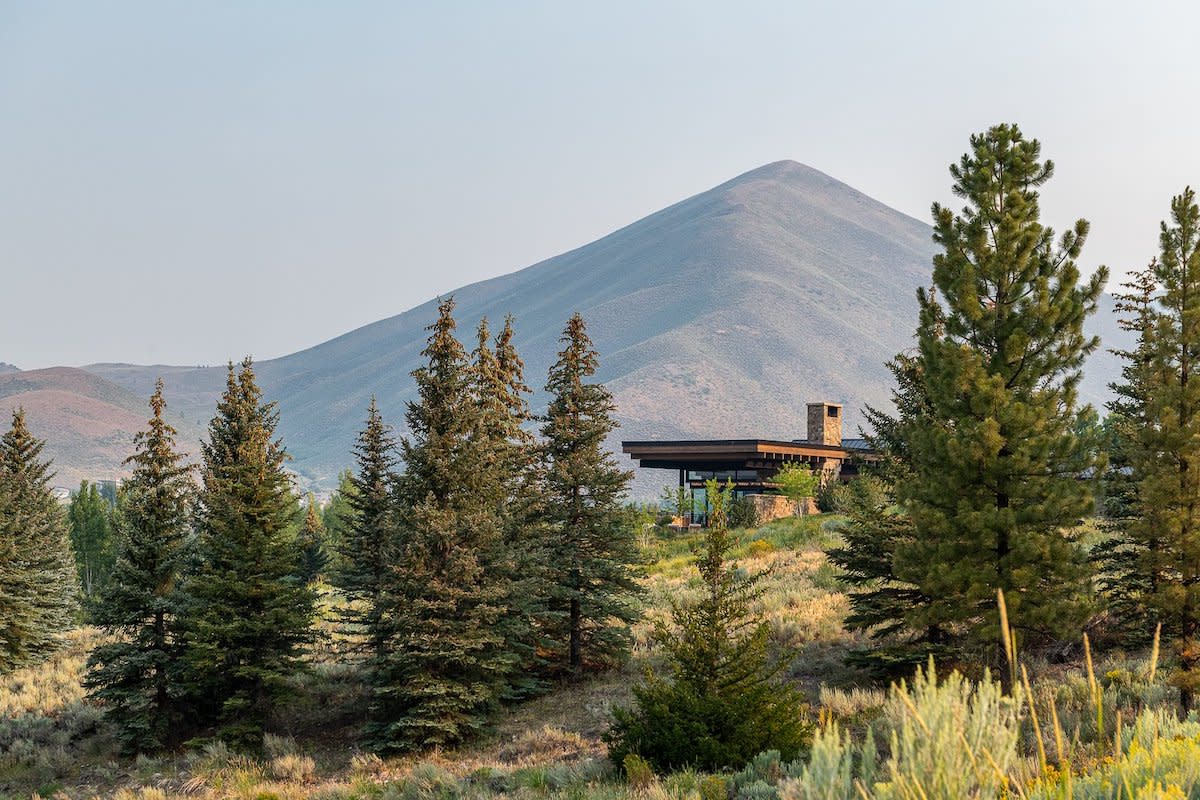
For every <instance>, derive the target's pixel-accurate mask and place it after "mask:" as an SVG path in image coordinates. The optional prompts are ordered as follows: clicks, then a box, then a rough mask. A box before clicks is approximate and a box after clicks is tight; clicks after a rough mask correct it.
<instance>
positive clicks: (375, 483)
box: [334, 397, 396, 659]
mask: <svg viewBox="0 0 1200 800" xmlns="http://www.w3.org/2000/svg"><path fill="white" fill-rule="evenodd" d="M395 450H396V441H395V439H393V438H392V433H391V428H390V427H389V426H388V425H387V424H385V423H384V421H383V417H382V416H380V414H379V407H378V406H377V405H376V404H375V398H374V397H372V398H371V405H370V407H369V408H368V409H367V422H366V425H365V426H364V428H363V429H362V431H361V432H360V433H359V434H358V442H357V443H356V444H355V446H354V457H355V460H356V461H357V462H358V471H357V473H354V474H352V475H350V476H349V478H348V480H347V481H346V482H344V483H343V488H341V489H339V490H338V495H339V496H340V497H341V498H342V502H343V504H344V509H345V513H344V516H341V517H339V523H338V524H341V525H343V527H342V534H341V543H340V547H341V550H340V556H341V567H340V569H339V570H338V571H337V572H336V573H335V575H334V578H335V583H336V584H337V586H339V587H340V588H341V589H342V591H343V592H345V593H346V596H347V597H348V598H349V599H350V600H351V601H352V602H351V605H350V607H349V610H348V611H347V613H346V619H347V621H348V622H349V623H350V627H351V628H352V629H353V630H354V631H357V632H359V633H362V634H364V635H365V636H366V644H367V647H368V648H369V650H370V651H371V652H372V653H373V654H374V657H375V658H376V659H380V658H382V657H383V656H384V648H385V647H386V645H387V637H388V634H387V629H386V627H384V626H382V625H381V614H382V612H383V608H384V603H383V593H384V591H385V590H386V589H387V587H388V583H387V578H388V574H389V570H390V569H391V565H392V564H393V562H394V561H395V557H396V552H395V549H394V545H395V542H394V539H395V535H396V531H395V528H396V514H395V496H394V495H395V488H396V472H395V468H396V455H395ZM339 513H341V512H339ZM343 521H344V522H343Z"/></svg>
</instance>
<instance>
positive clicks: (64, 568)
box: [0, 409, 78, 673]
mask: <svg viewBox="0 0 1200 800" xmlns="http://www.w3.org/2000/svg"><path fill="white" fill-rule="evenodd" d="M45 445H46V443H45V442H44V441H41V440H39V439H35V438H34V436H33V434H31V433H30V432H29V428H28V427H27V426H26V424H25V412H24V410H22V409H17V410H16V411H14V412H13V416H12V427H11V428H10V429H9V430H8V431H7V432H6V433H5V434H4V435H3V436H0V673H4V672H8V671H10V670H13V669H16V668H17V667H22V666H27V665H29V664H34V663H37V662H39V661H41V660H42V659H44V658H45V657H46V656H48V655H49V654H50V653H52V652H53V651H54V650H56V649H57V648H58V647H59V645H60V635H61V634H62V632H63V631H65V630H67V629H68V628H69V627H70V626H71V623H72V617H73V615H74V613H75V611H76V602H75V599H76V594H77V592H78V583H77V582H76V577H75V562H74V559H73V558H72V556H71V545H70V541H69V539H68V533H67V525H66V519H65V517H64V515H63V512H62V508H61V507H60V506H59V504H58V501H57V500H55V498H54V495H53V493H52V492H51V486H50V480H51V477H52V473H51V472H50V462H48V461H41V460H40V457H41V453H42V449H43V448H44V447H45Z"/></svg>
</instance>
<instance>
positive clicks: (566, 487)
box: [542, 314, 640, 675]
mask: <svg viewBox="0 0 1200 800" xmlns="http://www.w3.org/2000/svg"><path fill="white" fill-rule="evenodd" d="M560 341H561V343H562V345H563V349H562V350H561V351H560V352H559V354H558V360H557V361H556V362H555V364H554V365H553V366H552V367H551V368H550V374H549V379H548V381H547V383H546V392H547V394H549V395H550V405H549V408H548V409H547V413H546V417H545V419H544V422H543V426H542V437H543V440H544V445H543V447H544V451H543V467H542V470H543V474H544V477H543V480H544V491H545V511H544V514H545V519H546V521H547V523H548V527H549V530H548V532H547V535H546V537H547V538H546V541H547V546H546V549H547V552H548V558H549V564H550V565H552V567H553V569H554V570H555V576H554V586H555V589H554V594H553V596H552V598H551V599H552V604H553V606H552V608H553V610H555V611H557V613H558V615H559V616H558V618H557V619H558V620H559V621H558V623H557V624H554V625H553V627H551V628H550V630H549V635H550V638H551V640H552V641H554V642H555V643H556V645H557V647H558V648H559V649H558V652H557V653H555V656H556V660H557V662H558V663H559V664H560V666H561V667H562V668H565V669H566V670H568V671H569V672H570V673H571V674H574V675H578V674H579V673H580V671H581V670H583V669H584V667H586V666H602V665H608V664H611V663H612V662H614V661H617V660H620V659H622V658H624V657H625V655H626V653H627V650H628V646H629V625H630V624H631V623H632V622H634V621H635V620H636V619H637V618H638V609H637V596H638V593H639V592H640V587H639V585H638V583H637V575H636V571H635V565H636V564H637V561H638V552H637V545H636V540H635V533H634V531H633V529H632V526H630V525H629V524H628V520H627V519H626V518H625V515H624V513H623V511H624V509H623V507H622V501H623V499H624V497H625V494H626V492H627V490H628V487H629V481H630V480H631V479H632V478H633V473H632V472H628V471H626V470H622V469H620V468H619V467H618V466H617V465H616V463H615V462H614V460H613V457H612V455H611V454H610V453H609V452H608V450H607V448H606V446H605V440H606V438H607V437H608V435H609V434H610V433H612V432H613V431H614V430H616V427H617V423H616V420H614V419H613V417H612V415H613V412H614V411H615V410H616V405H615V404H614V403H613V399H612V395H611V394H610V393H609V391H608V389H607V388H605V386H604V384H602V383H599V382H596V381H595V380H594V376H595V374H596V370H597V369H598V367H599V357H598V355H597V353H596V350H595V348H594V347H593V346H592V342H591V339H589V338H588V335H587V329H586V326H585V325H584V321H583V317H582V316H580V315H579V314H575V315H574V316H572V317H571V319H570V321H569V322H568V323H567V326H566V329H565V330H564V331H563V335H562V337H561V339H560ZM552 622H553V621H552Z"/></svg>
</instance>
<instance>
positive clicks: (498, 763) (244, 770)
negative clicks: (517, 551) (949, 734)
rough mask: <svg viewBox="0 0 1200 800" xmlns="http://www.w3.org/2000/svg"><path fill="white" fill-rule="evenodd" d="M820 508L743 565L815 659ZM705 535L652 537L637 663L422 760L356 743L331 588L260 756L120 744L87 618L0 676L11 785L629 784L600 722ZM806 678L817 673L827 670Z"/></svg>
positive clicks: (6, 792) (80, 791)
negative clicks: (158, 753) (121, 753)
mask: <svg viewBox="0 0 1200 800" xmlns="http://www.w3.org/2000/svg"><path fill="white" fill-rule="evenodd" d="M823 522H826V521H823V520H820V519H806V520H794V521H793V520H790V521H784V522H782V523H776V524H773V525H771V526H766V527H764V528H763V529H761V530H759V531H756V532H750V533H746V534H744V539H743V541H742V542H741V543H740V546H739V548H738V550H737V551H736V554H737V556H738V557H739V560H740V564H741V566H742V567H743V568H745V569H748V570H760V569H768V570H769V571H770V574H769V576H768V578H767V579H766V581H765V588H766V590H767V591H766V594H765V595H764V597H763V598H762V599H761V601H760V602H759V610H760V611H761V612H762V613H763V614H764V616H765V617H766V618H767V619H768V620H769V621H770V624H771V628H772V632H773V640H774V642H775V645H776V646H777V648H778V649H779V651H780V652H781V653H784V652H787V653H789V654H799V656H800V658H801V659H804V661H805V663H806V664H808V665H810V666H811V664H812V663H824V664H828V665H829V667H830V668H831V669H839V668H840V667H839V664H840V654H841V652H842V651H843V650H844V647H845V645H846V642H847V641H848V640H847V639H846V637H845V634H844V633H843V631H842V627H841V621H842V617H843V616H844V614H845V612H846V601H845V597H844V596H843V595H842V594H841V593H840V592H838V591H837V588H836V582H835V579H834V578H835V576H834V574H833V571H832V570H831V568H830V567H829V564H828V562H827V561H826V560H825V557H824V553H823V548H824V547H827V546H828V545H829V543H830V542H831V541H832V539H833V537H834V536H835V534H834V533H833V532H832V531H831V529H830V528H829V526H827V525H825V526H823V525H822V523H823ZM699 539H700V535H699V534H695V533H693V534H689V535H685V536H683V537H674V538H658V537H647V541H646V563H647V578H646V587H647V590H648V595H647V614H646V618H645V620H643V621H642V622H640V623H639V624H638V625H637V626H636V629H635V640H636V644H635V650H634V657H633V659H632V660H631V661H630V663H628V664H627V665H626V666H625V667H624V668H622V669H620V670H617V671H614V672H611V673H608V674H605V675H600V676H597V677H594V678H591V679H589V680H586V681H583V682H579V683H564V684H562V685H560V686H557V687H555V689H554V690H553V691H552V692H550V693H549V694H547V695H545V696H543V697H540V698H537V699H534V700H532V701H530V702H528V703H525V704H523V705H521V706H517V707H515V708H512V709H510V710H508V711H506V712H505V713H503V714H502V715H501V716H500V717H498V718H497V719H496V720H495V724H494V728H493V730H492V732H491V733H490V734H489V735H488V736H487V737H486V738H484V739H483V740H481V741H478V742H475V743H474V744H472V745H471V746H470V747H466V748H464V749H462V750H458V751H447V752H435V753H428V754H425V755H424V756H423V757H421V758H419V759H417V758H409V759H388V760H381V759H379V758H377V757H375V756H372V755H369V754H365V753H362V752H360V751H359V750H358V749H357V747H356V744H355V736H354V732H355V723H356V719H355V713H354V712H355V709H356V708H361V704H362V702H363V700H364V697H363V695H362V688H361V684H360V681H359V678H358V674H357V672H356V669H355V668H354V667H352V666H346V665H345V664H342V663H337V662H339V661H343V660H344V656H345V654H346V652H347V648H348V647H349V645H350V644H351V643H350V642H348V641H346V640H344V639H339V638H338V637H337V635H336V634H335V633H334V631H335V626H334V625H333V624H332V623H333V619H334V618H335V615H336V614H337V612H338V601H337V598H336V596H335V595H332V594H331V593H330V592H328V591H323V592H322V604H321V605H322V611H323V612H324V613H323V617H324V619H323V621H322V623H321V627H322V629H324V630H325V631H326V632H328V634H329V635H328V636H327V637H326V638H325V639H324V640H323V641H322V643H321V644H320V646H319V647H318V649H317V651H316V652H315V653H314V661H315V663H314V672H313V673H312V674H311V675H309V676H307V677H305V678H303V679H302V680H301V684H300V689H301V693H300V697H299V698H298V699H297V700H296V701H295V702H294V703H293V704H291V705H289V706H288V707H286V708H282V709H280V710H279V713H278V714H277V715H276V719H275V726H276V728H277V729H279V730H286V731H289V732H290V735H289V736H269V737H268V738H267V740H266V741H265V743H264V755H263V757H262V758H261V759H251V758H248V757H245V756H241V755H238V754H235V753H231V752H230V751H229V750H228V749H227V748H225V747H224V746H223V745H221V744H219V743H217V744H209V745H207V746H204V747H201V748H199V749H193V750H190V751H186V752H184V753H181V754H178V755H169V756H164V757H162V758H157V759H151V758H144V757H143V758H139V759H138V760H137V761H135V762H128V761H123V760H120V759H118V758H117V757H116V756H115V748H114V744H113V741H112V737H111V735H110V732H108V731H107V729H106V727H105V725H104V723H103V721H102V719H101V714H100V710H99V709H98V708H95V707H94V706H92V705H90V704H89V703H88V702H87V701H86V699H85V696H84V692H83V689H82V686H81V680H82V677H83V671H84V664H85V660H86V654H87V651H88V650H89V649H90V647H92V646H93V645H94V644H95V643H96V641H97V634H96V633H95V632H94V631H89V630H84V631H77V632H75V633H72V634H71V635H70V636H69V637H68V641H67V647H66V648H65V649H64V650H63V651H62V653H60V654H59V655H58V656H57V657H56V658H55V659H53V660H52V661H51V662H49V663H48V664H46V665H43V666H41V667H39V668H37V669H34V670H24V671H21V672H18V673H15V674H13V675H10V676H7V677H5V678H3V679H0V713H2V716H3V720H0V796H25V797H28V796H30V795H31V794H32V793H34V792H38V793H39V794H40V795H41V796H42V797H50V796H55V797H63V798H91V797H120V798H126V799H127V800H134V798H143V799H144V800H168V798H183V797H188V798H197V799H198V800H210V799H211V800H216V798H245V799H246V800H271V798H280V799H281V800H283V799H286V798H324V799H325V800H334V799H335V798H360V797H361V798H430V800H433V798H440V797H451V796H455V797H457V796H464V797H490V796H495V795H504V796H510V797H539V798H542V797H552V796H564V797H567V796H569V797H585V796H586V797H613V798H618V797H622V798H623V797H627V796H629V789H628V787H627V786H626V784H625V783H624V781H623V780H622V779H621V776H620V774H619V771H618V770H617V769H616V768H615V767H614V766H613V765H612V764H610V763H609V762H608V760H607V758H606V752H605V748H604V746H603V743H602V742H601V739H600V737H601V735H602V734H603V732H604V730H605V729H606V728H607V726H608V724H609V721H610V719H611V711H612V708H613V707H614V706H617V705H625V704H628V703H629V702H630V699H631V688H632V687H633V686H634V685H635V684H636V683H637V681H638V680H639V679H640V677H641V675H642V674H643V671H644V670H645V668H646V667H647V666H649V665H652V664H655V663H656V662H657V661H658V659H659V654H658V653H657V652H656V650H655V648H654V646H653V644H652V640H651V637H650V633H651V630H652V627H653V624H654V622H655V621H665V620H666V619H667V610H668V608H669V601H670V599H671V598H678V599H683V598H686V597H688V596H690V595H692V594H694V593H695V592H697V591H698V586H697V573H696V570H695V567H694V566H693V564H692V561H693V555H692V553H693V550H694V549H695V547H696V546H697V544H698V542H699ZM806 654H807V655H808V656H812V657H806ZM822 654H823V655H822ZM822 659H824V660H823V661H822ZM807 677H808V678H809V679H811V680H813V681H814V684H813V685H814V687H815V686H817V683H816V681H817V680H818V679H819V674H818V675H817V676H816V677H814V676H812V675H809V676H807ZM818 693H819V690H817V691H815V692H814V697H815V696H816V695H817V694H818ZM820 696H821V697H822V698H827V699H828V700H829V702H830V705H831V711H833V707H834V706H836V707H837V710H836V711H833V713H835V714H838V715H841V714H843V713H845V712H846V709H847V708H849V707H851V706H855V707H861V708H867V707H870V706H871V705H872V702H873V701H868V700H866V699H864V698H865V695H863V696H860V695H858V694H855V693H853V692H850V693H842V694H839V693H835V692H832V690H831V692H830V693H828V694H820ZM702 783H703V776H696V775H695V774H690V773H685V774H681V775H678V776H672V777H671V778H669V779H666V780H662V781H660V780H657V779H655V780H653V781H652V782H651V783H650V784H649V785H647V786H646V787H643V788H642V789H641V790H639V792H637V793H636V794H637V796H638V797H639V798H648V797H661V798H667V797H681V798H682V797H698V796H699V794H698V793H699V792H700V790H701V784H702ZM710 788H711V787H710Z"/></svg>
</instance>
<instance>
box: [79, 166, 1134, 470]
mask: <svg viewBox="0 0 1200 800" xmlns="http://www.w3.org/2000/svg"><path fill="white" fill-rule="evenodd" d="M933 253H934V245H933V243H932V241H931V229H930V227H929V226H928V225H926V224H925V223H923V222H919V221H917V220H915V219H913V218H911V217H908V216H906V215H904V214H901V213H899V212H897V211H895V210H893V209H891V208H888V207H887V206H885V205H883V204H882V203H879V202H877V201H875V200H873V199H871V198H870V197H868V196H866V195H864V194H862V193H861V192H858V191H856V190H855V189H853V188H851V187H850V186H847V185H846V184H844V183H841V182H840V181H837V180H835V179H834V178H831V177H829V176H828V175H825V174H823V173H821V172H819V171H817V170H815V169H812V168H810V167H806V166H804V165H802V164H798V163H795V162H792V161H780V162H777V163H773V164H768V165H766V166H763V167H760V168H758V169H755V170H752V171H751V172H747V173H746V174H744V175H741V176H739V177H737V178H735V179H733V180H731V181H729V182H727V183H724V184H721V185H720V186H717V187H715V188H713V189H710V190H708V191H706V192H703V193H701V194H698V195H696V196H694V197H690V198H688V199H686V200H683V201H682V202H679V203H676V204H675V205H672V206H670V207H668V208H666V209H663V210H662V211H659V212H657V213H655V214H652V215H650V216H648V217H646V218H644V219H641V220H639V221H637V222H634V223H633V224H631V225H629V226H627V227H625V228H622V229H620V230H618V231H616V232H614V233H611V234H609V235H608V236H605V237H604V238H602V239H599V240H597V241H595V242H592V243H590V244H587V245H585V246H583V247H580V248H578V249H576V250H572V251H570V252H568V253H564V254H563V255H560V256H556V257H554V258H551V259H548V260H546V261H543V262H540V263H538V264H534V265H533V266H530V267H527V268H525V269H523V270H520V271H518V272H514V273H512V274H509V275H505V276H503V277H499V278H494V279H492V280H488V281H483V282H480V283H476V284H472V285H470V286H466V287H463V288H461V289H458V290H456V291H455V292H453V294H454V296H455V299H456V300H457V304H458V305H457V312H456V316H457V319H458V322H459V325H460V335H461V338H462V339H463V340H464V342H468V343H469V342H470V341H471V339H472V337H473V329H474V326H475V324H476V323H477V321H478V320H479V318H480V317H481V316H485V315H486V316H487V317H488V318H489V320H491V322H492V324H493V328H496V327H498V326H499V324H500V323H501V321H502V320H503V317H504V315H505V314H507V313H512V314H514V315H515V317H516V329H517V342H516V343H517V346H518V348H519V349H520V352H521V354H522V356H523V357H524V359H525V361H526V367H527V375H526V376H527V381H528V382H529V383H530V384H531V385H533V386H535V387H540V386H541V384H542V383H543V382H544V380H545V374H546V369H547V368H548V367H549V365H550V364H551V363H552V361H553V360H554V356H555V353H556V350H557V346H558V343H557V337H558V334H559V331H560V330H561V329H562V327H563V324H564V323H565V321H566V319H567V317H568V316H569V315H570V314H571V313H573V312H575V311H579V312H581V313H583V315H584V317H585V318H586V320H587V322H588V327H589V331H590V332H591V334H592V336H593V338H594V340H595V342H596V345H597V347H598V349H599V351H600V354H601V364H602V370H601V374H600V378H601V379H602V380H604V381H605V382H606V383H607V384H608V385H609V386H610V388H611V389H612V390H613V391H614V393H615V395H616V399H617V403H618V408H619V417H620V420H621V423H622V427H621V429H620V431H619V432H618V435H619V436H620V437H621V438H631V439H632V438H638V439H646V438H671V437H685V436H708V437H715V436H719V437H730V438H732V437H750V436H761V437H775V438H783V439H792V438H800V437H803V436H804V434H805V431H804V409H805V403H807V402H809V401H816V400H831V401H835V402H842V403H844V404H845V406H846V409H847V415H846V416H847V418H846V422H847V424H848V428H847V430H848V431H854V430H855V429H856V428H857V426H858V425H859V424H861V421H862V415H861V408H862V407H863V405H864V404H868V403H869V404H872V405H882V404H885V403H886V402H887V400H888V397H889V386H890V380H889V377H890V376H889V373H888V372H887V370H886V368H885V366H884V364H885V362H886V361H887V360H888V359H889V358H891V357H892V356H893V355H894V354H895V353H897V352H898V351H900V350H902V349H904V348H906V347H909V346H910V345H911V342H912V333H913V329H914V327H915V324H916V300H915V291H916V287H917V286H919V285H922V284H923V283H925V282H927V281H928V280H929V274H930V269H931V267H930V259H931V257H932V255H933ZM435 305H436V300H430V301H429V302H427V303H425V304H423V305H420V306H417V307H416V308H413V309H410V310H409V311H406V312H404V313H402V314H399V315H397V316H394V317H390V318H388V319H385V320H381V321H379V322H376V323H374V324H371V325H367V326H365V327H363V328H359V329H358V330H355V331H351V332H350V333H347V334H345V335H343V336H340V337H338V338H336V339H333V340H331V341H328V342H325V343H323V344H320V345H317V346H316V347H313V348H310V349H308V350H304V351H302V352H298V353H295V354H292V355H289V356H285V357H283V358H279V359H274V360H271V361H265V362H261V363H259V364H257V365H256V370H257V372H258V375H259V377H260V380H261V382H262V385H263V387H264V390H265V391H266V393H267V395H268V396H269V397H272V398H274V399H276V400H278V402H279V405H280V412H281V421H280V432H281V434H282V435H283V437H284V439H285V441H286V443H287V445H288V448H289V450H290V451H291V452H292V454H293V456H294V461H293V463H292V466H293V468H294V469H296V471H297V472H299V473H300V474H301V475H302V476H304V477H305V478H307V479H308V480H309V481H311V482H313V483H315V484H318V485H329V484H331V483H332V482H333V480H334V479H335V476H336V473H337V471H338V470H339V469H340V468H343V467H345V466H348V465H349V464H350V463H351V459H350V447H351V445H352V443H353V441H354V436H355V433H356V431H357V430H358V428H359V427H360V426H361V423H362V420H363V418H364V417H365V413H366V407H367V403H368V401H369V399H370V397H371V395H375V396H376V397H377V398H378V401H379V404H380V408H381V409H382V411H383V413H384V415H385V417H386V418H387V419H388V420H390V421H391V422H392V423H393V424H396V425H397V426H399V425H400V424H401V423H402V420H403V412H404V404H405V401H407V400H408V399H410V398H411V396H412V392H413V384H412V380H411V378H410V376H409V373H410V372H411V371H412V370H413V369H414V368H415V367H416V366H417V365H418V363H419V358H420V356H419V354H420V351H421V349H422V347H423V345H424V340H425V336H426V334H425V331H424V327H425V326H426V325H428V324H429V323H430V322H431V321H432V320H433V318H434V314H435ZM1111 327H1112V328H1113V329H1115V325H1113V326H1111ZM1104 359H1105V356H1103V354H1102V355H1101V356H1099V357H1098V359H1097V360H1098V361H1099V362H1101V363H1100V366H1101V367H1102V370H1103V372H1104V373H1105V374H1104V375H1103V376H1101V377H1099V382H1098V383H1097V379H1096V378H1095V376H1091V375H1089V380H1088V382H1087V384H1086V385H1085V387H1084V389H1083V390H1082V392H1081V393H1082V395H1083V396H1084V399H1090V400H1092V401H1093V402H1095V401H1096V400H1099V399H1101V398H1102V396H1103V387H1104V383H1105V382H1106V381H1107V380H1108V379H1109V377H1108V376H1109V375H1111V374H1112V373H1111V369H1112V365H1111V364H1110V363H1108V362H1105V361H1104ZM87 369H88V370H90V371H92V372H93V373H95V374H97V375H99V376H102V377H104V378H106V379H108V380H110V381H112V382H115V383H118V384H120V385H122V386H124V387H126V388H127V389H130V390H131V391H133V392H135V393H136V394H138V395H139V396H144V395H147V394H149V392H150V390H151V387H152V384H153V380H154V378H155V376H157V375H163V377H164V379H165V380H166V382H167V392H168V399H169V401H171V402H172V403H173V404H174V406H175V408H176V409H177V410H180V411H181V412H182V413H183V414H184V416H185V417H187V418H188V419H189V420H192V421H195V422H199V423H202V422H203V421H205V420H207V419H208V417H209V416H211V413H212V408H213V403H214V402H215V399H216V397H217V396H218V394H219V392H220V390H221V388H222V386H223V383H224V368H215V369H196V368H184V367H162V366H155V367H139V366H132V365H121V364H97V365H92V366H90V367H88V368H87ZM1092 371H1093V370H1089V372H1092ZM1097 374H1099V372H1097ZM541 400H542V399H541V398H538V400H537V402H540V401H541ZM661 477H662V476H661V475H660V476H657V478H659V479H660V478H661ZM667 480H670V478H667Z"/></svg>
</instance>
